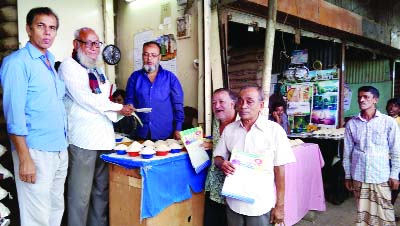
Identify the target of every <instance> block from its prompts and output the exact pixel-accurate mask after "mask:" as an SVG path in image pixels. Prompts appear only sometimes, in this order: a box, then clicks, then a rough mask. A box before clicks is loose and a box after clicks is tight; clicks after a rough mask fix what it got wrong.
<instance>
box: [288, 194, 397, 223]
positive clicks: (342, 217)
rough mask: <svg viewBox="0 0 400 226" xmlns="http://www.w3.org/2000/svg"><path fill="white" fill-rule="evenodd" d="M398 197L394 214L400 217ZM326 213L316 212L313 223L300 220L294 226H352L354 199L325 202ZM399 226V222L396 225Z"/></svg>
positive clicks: (354, 212) (354, 213)
mask: <svg viewBox="0 0 400 226" xmlns="http://www.w3.org/2000/svg"><path fill="white" fill-rule="evenodd" d="M399 199H400V197H399V198H398V199H397V201H396V204H395V209H396V214H397V215H400V200H399ZM326 208H327V211H325V212H317V214H316V216H315V220H314V222H310V221H306V220H301V221H300V222H299V223H297V224H295V226H352V225H354V223H353V222H354V219H355V215H356V210H355V202H354V198H349V199H347V200H346V201H345V202H343V203H342V204H340V205H333V204H331V203H329V202H327V205H326ZM397 225H400V222H398V223H397Z"/></svg>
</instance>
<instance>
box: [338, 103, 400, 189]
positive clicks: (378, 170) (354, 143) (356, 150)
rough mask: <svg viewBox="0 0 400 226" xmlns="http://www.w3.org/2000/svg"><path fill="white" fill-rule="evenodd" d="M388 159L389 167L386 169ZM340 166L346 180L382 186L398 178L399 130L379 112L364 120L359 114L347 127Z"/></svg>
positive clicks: (399, 156) (393, 121)
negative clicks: (390, 163)
mask: <svg viewBox="0 0 400 226" xmlns="http://www.w3.org/2000/svg"><path fill="white" fill-rule="evenodd" d="M389 156H390V158H391V161H392V168H390V167H389ZM343 167H344V171H345V177H346V179H353V180H357V181H360V182H364V183H382V182H387V181H388V180H389V177H390V178H393V179H398V175H399V171H400V131H399V127H398V125H397V124H396V122H395V120H394V119H393V118H391V117H390V116H387V115H384V114H382V113H380V112H379V111H378V110H377V111H376V113H375V116H374V117H373V118H372V119H371V120H369V121H366V120H365V119H363V118H362V117H361V114H359V115H358V116H356V117H353V118H352V119H351V120H350V121H348V122H347V124H346V131H345V137H344V152H343Z"/></svg>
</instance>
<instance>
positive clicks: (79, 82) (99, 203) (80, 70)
mask: <svg viewBox="0 0 400 226" xmlns="http://www.w3.org/2000/svg"><path fill="white" fill-rule="evenodd" d="M74 38H75V39H74V41H73V45H74V53H73V56H72V57H70V58H67V59H66V60H64V61H63V62H62V63H61V66H60V69H59V74H60V77H61V78H62V79H64V82H65V86H66V88H67V96H66V98H65V105H66V109H67V115H68V141H69V143H70V145H69V170H68V194H67V202H68V225H69V226H86V225H96V226H108V197H109V194H108V191H109V190H108V183H109V181H108V165H107V163H106V162H104V161H103V160H101V159H100V158H99V156H100V155H101V154H104V153H109V152H110V151H111V150H112V149H113V148H114V147H115V136H114V129H113V124H112V122H113V121H116V119H117V112H118V113H120V114H122V115H125V116H128V115H130V114H131V113H132V111H133V109H132V107H131V106H127V105H125V106H124V105H122V104H118V103H114V102H112V101H111V100H110V99H109V94H110V89H111V85H110V82H109V80H108V79H107V77H106V76H105V74H104V73H103V71H102V70H101V68H100V66H101V63H102V61H101V58H100V57H99V56H100V47H101V45H102V43H101V42H100V41H99V36H98V35H97V34H96V32H95V31H94V30H93V29H91V28H87V27H84V28H81V29H78V30H77V31H76V32H75V37H74Z"/></svg>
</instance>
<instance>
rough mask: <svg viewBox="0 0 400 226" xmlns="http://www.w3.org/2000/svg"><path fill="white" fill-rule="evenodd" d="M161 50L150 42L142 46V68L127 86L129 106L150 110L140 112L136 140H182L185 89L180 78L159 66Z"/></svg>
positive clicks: (157, 45)
mask: <svg viewBox="0 0 400 226" xmlns="http://www.w3.org/2000/svg"><path fill="white" fill-rule="evenodd" d="M160 51H161V47H160V45H159V44H158V43H157V42H154V41H151V42H146V43H144V44H143V54H142V60H143V68H142V69H141V70H138V71H135V72H133V73H132V75H131V76H130V77H129V79H128V83H127V85H126V100H125V103H126V104H130V105H132V106H133V107H134V108H136V109H138V108H151V109H152V111H151V112H148V113H144V112H138V113H137V115H138V116H139V117H140V119H141V121H142V123H143V126H138V127H137V128H136V134H135V136H136V137H135V138H136V139H143V140H145V139H151V140H164V139H167V138H175V139H180V135H179V131H181V130H182V124H183V121H184V117H185V116H184V111H183V90H182V86H181V84H180V82H179V80H178V78H177V77H176V76H175V75H174V74H173V73H172V72H170V71H168V70H165V69H164V68H162V67H161V66H160V59H161V55H160Z"/></svg>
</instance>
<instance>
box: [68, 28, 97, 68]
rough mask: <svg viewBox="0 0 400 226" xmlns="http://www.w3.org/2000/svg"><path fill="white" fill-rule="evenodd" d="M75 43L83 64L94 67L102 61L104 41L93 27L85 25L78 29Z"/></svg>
mask: <svg viewBox="0 0 400 226" xmlns="http://www.w3.org/2000/svg"><path fill="white" fill-rule="evenodd" d="M73 44H74V50H75V51H76V53H77V55H78V59H79V61H80V63H81V64H82V65H84V66H86V67H89V68H92V67H96V66H97V65H98V63H99V62H100V61H101V58H100V47H101V46H102V44H103V43H102V42H100V40H99V36H98V35H97V34H96V32H95V31H94V30H93V29H92V28H89V27H83V28H80V29H78V30H76V31H75V39H74V43H73Z"/></svg>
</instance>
